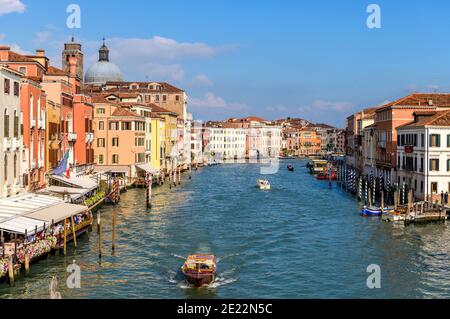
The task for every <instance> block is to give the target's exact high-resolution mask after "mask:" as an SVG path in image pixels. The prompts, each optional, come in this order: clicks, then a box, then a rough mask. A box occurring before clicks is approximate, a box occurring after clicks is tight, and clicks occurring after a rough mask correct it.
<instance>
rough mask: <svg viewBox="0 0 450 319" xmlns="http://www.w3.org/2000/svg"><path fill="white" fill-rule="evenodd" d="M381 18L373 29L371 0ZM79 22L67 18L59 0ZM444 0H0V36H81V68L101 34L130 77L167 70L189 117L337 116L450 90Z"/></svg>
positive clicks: (51, 51)
mask: <svg viewBox="0 0 450 319" xmlns="http://www.w3.org/2000/svg"><path fill="white" fill-rule="evenodd" d="M372 3H374V4H377V5H378V6H379V8H380V10H381V11H380V12H381V14H380V21H381V28H375V29H370V28H368V27H367V19H368V17H369V16H370V15H371V12H369V13H368V12H367V7H368V5H369V4H372ZM70 4H76V5H78V6H79V7H80V9H81V14H80V18H81V26H80V28H79V29H70V28H68V26H67V23H66V22H67V18H68V17H69V15H70V13H67V7H68V6H69V5H70ZM448 12H450V1H446V0H442V1H438V0H434V1H426V0H396V1H389V0H386V1H380V0H372V1H361V0H340V1H338V0H314V1H313V0H310V1H301V0H292V1H288V0H280V1H273V0H272V1H267V0H258V1H256V0H239V1H238V0H193V1H183V0H171V1H160V0H158V1H153V0H145V1H144V0H142V1H141V0H129V1H117V0H114V1H111V0H109V1H106V0H95V1H92V0H90V1H85V0H81V1H77V0H70V1H66V0H0V43H1V44H7V45H10V46H11V47H12V48H13V49H14V50H16V51H18V52H21V53H29V54H31V53H33V52H35V49H37V48H42V49H45V50H46V54H47V56H48V57H49V58H50V59H51V61H50V63H51V64H53V65H55V66H60V65H61V50H62V47H63V43H64V42H66V41H68V40H69V39H70V38H71V37H72V36H74V37H75V39H76V40H77V41H79V42H80V43H81V44H82V46H83V51H84V54H85V70H87V68H88V66H89V64H91V63H92V62H94V61H96V59H97V56H98V48H99V47H100V46H101V42H102V41H101V39H102V38H103V37H105V38H106V44H107V46H108V47H109V49H110V51H111V53H110V59H111V61H112V62H114V63H115V64H117V65H118V66H119V68H120V69H121V71H122V72H123V73H124V76H125V80H127V81H166V82H169V83H171V84H173V85H175V86H178V87H180V88H182V89H184V90H185V91H186V92H187V93H188V95H189V104H188V110H189V111H190V112H192V113H193V115H194V117H195V118H196V119H201V120H210V119H211V120H220V119H226V118H229V117H244V116H249V115H256V116H260V117H263V118H266V119H279V118H286V117H288V116H289V117H301V118H305V119H307V120H310V121H313V122H316V123H328V124H331V125H334V126H337V127H344V123H345V118H346V117H347V116H348V115H350V114H352V113H353V112H355V111H358V110H360V109H362V108H366V107H372V106H377V105H381V104H383V103H385V102H387V101H392V100H395V99H397V98H400V97H403V96H405V95H407V94H410V93H413V92H450V63H449V62H450V41H448V35H449V34H450V33H449V31H450V20H449V19H448Z"/></svg>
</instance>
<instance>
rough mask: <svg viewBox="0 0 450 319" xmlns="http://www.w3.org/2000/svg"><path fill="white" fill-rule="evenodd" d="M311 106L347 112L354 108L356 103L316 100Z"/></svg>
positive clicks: (318, 108)
mask: <svg viewBox="0 0 450 319" xmlns="http://www.w3.org/2000/svg"><path fill="white" fill-rule="evenodd" d="M311 107H312V108H313V109H317V110H324V111H326V110H329V111H337V112H345V111H349V110H351V109H353V108H354V107H355V105H354V104H353V103H350V102H333V101H324V100H316V101H314V102H313V103H312V104H311Z"/></svg>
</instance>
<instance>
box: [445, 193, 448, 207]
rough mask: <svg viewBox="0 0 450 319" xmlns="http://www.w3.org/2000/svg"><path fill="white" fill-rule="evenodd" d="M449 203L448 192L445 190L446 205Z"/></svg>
mask: <svg viewBox="0 0 450 319" xmlns="http://www.w3.org/2000/svg"><path fill="white" fill-rule="evenodd" d="M447 204H448V192H445V194H444V205H447Z"/></svg>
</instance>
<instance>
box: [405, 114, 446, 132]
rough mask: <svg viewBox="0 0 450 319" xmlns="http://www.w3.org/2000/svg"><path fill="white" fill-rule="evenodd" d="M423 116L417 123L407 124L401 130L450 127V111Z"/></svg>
mask: <svg viewBox="0 0 450 319" xmlns="http://www.w3.org/2000/svg"><path fill="white" fill-rule="evenodd" d="M430 114H431V113H428V114H422V115H423V117H420V118H419V119H418V120H417V121H416V122H413V123H409V124H405V125H402V126H400V127H399V128H404V127H421V126H450V110H447V111H439V112H435V114H434V115H430Z"/></svg>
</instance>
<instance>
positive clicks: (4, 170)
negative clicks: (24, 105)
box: [0, 65, 24, 198]
mask: <svg viewBox="0 0 450 319" xmlns="http://www.w3.org/2000/svg"><path fill="white" fill-rule="evenodd" d="M20 82H21V73H19V72H17V71H14V70H12V69H9V68H6V67H4V66H1V65H0V123H1V130H0V144H1V145H0V162H1V165H0V198H2V197H7V196H12V195H15V194H17V193H19V192H21V191H23V189H24V188H23V180H22V171H23V161H22V152H23V138H22V129H21V127H22V120H21V118H22V116H21V109H20Z"/></svg>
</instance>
